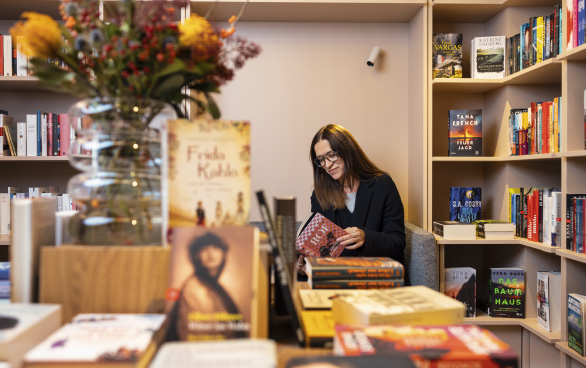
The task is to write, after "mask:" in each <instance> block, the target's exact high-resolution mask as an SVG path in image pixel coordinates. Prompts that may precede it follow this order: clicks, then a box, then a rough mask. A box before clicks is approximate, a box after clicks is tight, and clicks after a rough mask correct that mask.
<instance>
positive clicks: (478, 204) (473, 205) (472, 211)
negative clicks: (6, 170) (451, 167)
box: [450, 187, 482, 222]
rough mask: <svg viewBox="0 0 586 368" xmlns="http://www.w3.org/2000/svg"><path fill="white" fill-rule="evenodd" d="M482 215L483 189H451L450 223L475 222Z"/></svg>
mask: <svg viewBox="0 0 586 368" xmlns="http://www.w3.org/2000/svg"><path fill="white" fill-rule="evenodd" d="M481 215H482V188H480V187H450V221H461V222H473V221H476V220H480V218H481Z"/></svg>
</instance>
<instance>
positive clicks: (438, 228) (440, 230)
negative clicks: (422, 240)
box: [433, 223, 444, 238]
mask: <svg viewBox="0 0 586 368" xmlns="http://www.w3.org/2000/svg"><path fill="white" fill-rule="evenodd" d="M433 233H434V234H436V235H438V236H441V237H442V238H443V237H444V226H443V225H442V224H436V223H434V224H433Z"/></svg>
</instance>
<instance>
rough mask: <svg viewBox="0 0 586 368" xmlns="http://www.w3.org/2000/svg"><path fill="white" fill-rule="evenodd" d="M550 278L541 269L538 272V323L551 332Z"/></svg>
mask: <svg viewBox="0 0 586 368" xmlns="http://www.w3.org/2000/svg"><path fill="white" fill-rule="evenodd" d="M549 301H550V298H549V279H548V277H547V276H546V275H545V274H544V273H543V272H541V271H538V272H537V324H538V325H539V327H541V328H543V329H544V330H545V331H548V332H551V327H550V323H549V316H550V310H549Z"/></svg>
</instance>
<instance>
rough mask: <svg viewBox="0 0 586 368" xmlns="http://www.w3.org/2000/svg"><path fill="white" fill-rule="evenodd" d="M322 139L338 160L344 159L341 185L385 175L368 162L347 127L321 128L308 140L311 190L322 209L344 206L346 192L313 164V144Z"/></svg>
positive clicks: (336, 181) (338, 183)
mask: <svg viewBox="0 0 586 368" xmlns="http://www.w3.org/2000/svg"><path fill="white" fill-rule="evenodd" d="M324 139H325V140H326V141H328V142H329V143H330V147H332V151H334V152H336V153H337V154H338V159H342V160H344V172H343V173H342V177H341V182H342V183H344V185H346V186H352V179H357V180H361V179H365V178H366V180H370V179H372V178H374V177H376V176H379V175H388V174H387V173H386V172H384V171H382V170H381V169H379V168H378V167H377V166H376V165H375V164H373V163H372V161H370V159H369V158H368V157H367V156H366V154H365V153H364V151H363V150H362V148H361V147H360V145H359V144H358V142H356V139H355V138H354V136H353V135H352V134H351V133H350V132H349V131H348V129H346V128H344V127H343V126H340V125H337V124H328V125H326V126H324V127H322V128H321V129H320V130H318V132H317V133H316V134H315V136H314V137H313V140H312V141H311V147H309V160H310V162H311V166H312V167H313V189H314V191H315V195H316V197H317V200H318V202H319V204H320V205H321V207H322V208H323V209H341V208H344V207H346V193H345V192H344V187H343V186H342V184H341V183H340V181H338V180H334V179H332V177H331V176H330V175H329V174H328V173H327V172H326V171H325V170H324V169H322V168H321V167H318V166H317V165H316V164H315V163H314V160H315V158H316V155H315V149H314V147H315V145H316V144H317V143H318V142H319V141H321V140H324Z"/></svg>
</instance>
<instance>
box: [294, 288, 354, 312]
mask: <svg viewBox="0 0 586 368" xmlns="http://www.w3.org/2000/svg"><path fill="white" fill-rule="evenodd" d="M357 292H360V290H350V289H348V290H333V289H321V290H319V289H299V300H300V301H301V307H302V308H303V309H308V310H310V309H332V299H334V298H337V297H339V296H342V295H353V293H354V294H355V293H357Z"/></svg>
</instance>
